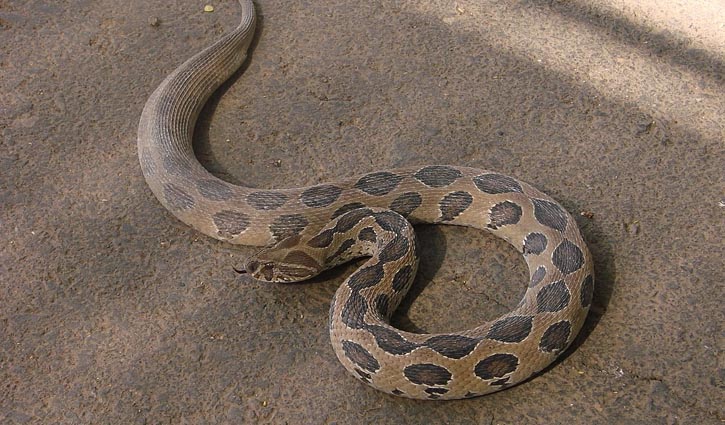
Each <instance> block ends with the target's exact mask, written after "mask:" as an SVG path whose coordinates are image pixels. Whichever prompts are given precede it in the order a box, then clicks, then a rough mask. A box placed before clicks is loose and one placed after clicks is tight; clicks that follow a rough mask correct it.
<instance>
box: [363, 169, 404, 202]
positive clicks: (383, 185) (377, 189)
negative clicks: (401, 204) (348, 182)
mask: <svg viewBox="0 0 725 425" xmlns="http://www.w3.org/2000/svg"><path fill="white" fill-rule="evenodd" d="M401 180H403V177H402V176H399V175H397V174H393V173H390V172H388V171H381V172H379V173H372V174H368V175H366V176H364V177H361V178H360V180H358V181H357V183H355V188H356V189H360V190H362V191H363V192H365V193H367V194H369V195H374V196H383V195H387V194H388V193H390V192H391V191H392V190H393V189H395V188H396V187H397V186H398V184H399V183H400V181H401Z"/></svg>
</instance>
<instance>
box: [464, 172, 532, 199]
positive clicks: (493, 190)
mask: <svg viewBox="0 0 725 425" xmlns="http://www.w3.org/2000/svg"><path fill="white" fill-rule="evenodd" d="M473 184H475V185H476V187H477V188H478V190H480V191H481V192H484V193H490V194H491V195H497V194H500V193H511V192H518V193H523V189H522V188H521V185H520V184H519V182H517V181H516V180H514V179H512V178H511V177H508V176H504V175H501V174H482V175H480V176H476V177H474V178H473Z"/></svg>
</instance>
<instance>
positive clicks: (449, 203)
mask: <svg viewBox="0 0 725 425" xmlns="http://www.w3.org/2000/svg"><path fill="white" fill-rule="evenodd" d="M472 203H473V197H472V196H471V194H470V193H468V192H463V191H458V192H451V193H449V194H447V195H446V196H444V197H443V199H441V200H440V202H439V203H438V207H439V208H440V211H441V221H451V220H453V219H454V218H456V217H458V216H459V215H460V214H461V213H462V212H463V211H465V210H466V209H467V208H468V207H470V206H471V204H472Z"/></svg>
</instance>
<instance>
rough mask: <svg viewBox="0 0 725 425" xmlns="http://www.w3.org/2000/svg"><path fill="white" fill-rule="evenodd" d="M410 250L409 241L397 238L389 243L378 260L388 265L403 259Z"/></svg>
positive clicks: (400, 237)
mask: <svg viewBox="0 0 725 425" xmlns="http://www.w3.org/2000/svg"><path fill="white" fill-rule="evenodd" d="M409 248H410V244H409V243H408V239H407V238H404V237H402V236H396V237H395V239H393V240H392V241H390V242H388V243H387V244H386V245H385V247H384V248H383V250H382V251H380V254H378V260H379V261H380V262H381V263H388V262H390V261H395V260H398V259H400V258H402V257H403V256H404V255H405V254H406V253H408V250H409Z"/></svg>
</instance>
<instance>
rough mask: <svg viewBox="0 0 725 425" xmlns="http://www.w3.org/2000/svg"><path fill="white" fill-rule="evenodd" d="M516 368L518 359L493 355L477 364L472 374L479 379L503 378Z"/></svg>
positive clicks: (511, 356)
mask: <svg viewBox="0 0 725 425" xmlns="http://www.w3.org/2000/svg"><path fill="white" fill-rule="evenodd" d="M518 366H519V358H518V357H516V356H515V355H513V354H509V353H500V354H493V355H491V356H488V357H486V358H485V359H483V360H481V361H480V362H478V363H477V364H476V367H475V368H474V373H475V374H476V376H478V377H479V378H481V379H494V378H503V377H504V376H506V375H508V374H509V373H512V372H514V371H515V370H516V368H518Z"/></svg>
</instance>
